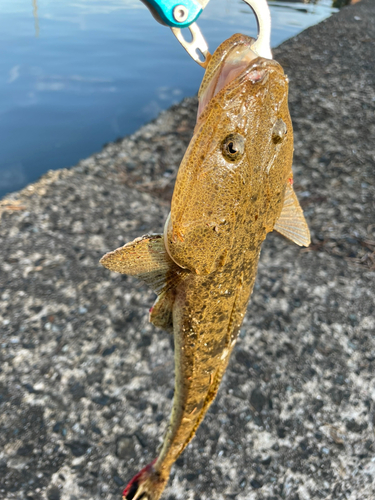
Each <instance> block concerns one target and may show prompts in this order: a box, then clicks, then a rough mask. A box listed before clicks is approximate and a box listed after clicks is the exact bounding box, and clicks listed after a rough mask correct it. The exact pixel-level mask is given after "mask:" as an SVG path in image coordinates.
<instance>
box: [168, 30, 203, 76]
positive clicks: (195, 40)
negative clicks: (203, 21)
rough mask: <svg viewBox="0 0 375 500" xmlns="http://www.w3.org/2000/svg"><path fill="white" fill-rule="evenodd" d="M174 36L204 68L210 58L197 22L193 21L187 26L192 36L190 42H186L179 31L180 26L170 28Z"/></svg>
mask: <svg viewBox="0 0 375 500" xmlns="http://www.w3.org/2000/svg"><path fill="white" fill-rule="evenodd" d="M171 30H172V32H173V34H174V36H175V37H176V38H177V40H178V41H179V42H180V44H181V45H182V46H183V48H184V49H185V50H186V51H187V53H188V54H189V55H190V57H192V58H193V59H194V61H195V62H197V63H198V64H199V65H200V66H202V68H205V67H206V66H207V64H208V61H209V60H210V58H211V54H210V53H209V52H208V45H207V42H206V40H205V39H204V36H203V35H202V33H201V30H200V29H199V28H198V25H197V23H193V24H191V25H190V26H189V31H190V33H191V36H192V40H191V42H187V41H186V40H185V38H184V37H183V35H182V33H181V29H180V28H171ZM199 52H200V53H201V54H202V55H203V57H204V59H203V60H202V59H201V56H200V54H199Z"/></svg>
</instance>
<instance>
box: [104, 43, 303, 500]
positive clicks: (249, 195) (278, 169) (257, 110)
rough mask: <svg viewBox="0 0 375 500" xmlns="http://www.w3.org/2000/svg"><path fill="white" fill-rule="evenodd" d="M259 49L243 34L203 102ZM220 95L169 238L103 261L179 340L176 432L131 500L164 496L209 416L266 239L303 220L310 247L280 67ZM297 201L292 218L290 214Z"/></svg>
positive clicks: (134, 485) (175, 201)
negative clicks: (140, 293) (141, 292)
mask: <svg viewBox="0 0 375 500" xmlns="http://www.w3.org/2000/svg"><path fill="white" fill-rule="evenodd" d="M252 41H253V40H252V39H250V38H249V37H246V36H244V35H234V36H233V37H232V38H231V39H229V40H227V41H226V42H224V43H223V44H222V45H221V46H220V47H219V48H218V50H217V51H216V52H215V54H214V55H213V57H212V60H211V61H210V64H209V66H208V68H207V70H206V76H205V78H204V80H203V82H202V86H201V92H200V99H201V101H202V99H204V96H205V95H207V92H210V89H211V92H212V88H213V87H215V85H216V84H215V78H216V79H218V78H219V77H218V75H219V71H220V68H221V67H222V66H223V64H224V62H225V61H226V60H227V59H228V57H229V58H230V57H232V58H233V50H237V51H238V53H239V54H240V55H241V54H242V50H243V49H244V50H245V51H246V50H247V49H246V47H250V46H251V43H252ZM230 54H232V56H231V55H230ZM228 55H229V56H228ZM234 59H235V58H234ZM229 69H230V70H231V69H232V67H231V66H230V68H229ZM229 73H230V71H229V70H228V74H229ZM212 94H213V96H212V97H211V98H210V99H209V100H208V103H207V104H206V105H205V106H203V108H204V109H203V110H202V109H200V114H199V117H198V121H197V126H196V129H195V133H194V136H193V138H192V140H191V143H190V145H189V147H188V149H187V151H186V154H185V156H184V159H183V160H182V163H181V166H180V169H179V172H178V176H177V180H176V185H175V190H174V193H173V198H172V204H171V214H170V217H169V218H168V220H167V222H166V225H165V231H164V235H163V236H162V235H154V236H152V235H146V236H145V237H143V238H141V239H139V240H136V241H135V242H133V243H131V244H128V245H125V247H123V248H121V249H118V250H116V251H115V252H111V253H110V254H107V255H106V256H105V257H104V258H103V259H102V263H103V264H104V265H106V267H108V268H110V269H112V270H116V271H119V272H126V273H129V274H137V275H138V276H139V277H140V278H141V279H144V281H145V282H146V283H148V284H149V285H150V286H152V287H153V288H154V290H156V291H157V292H158V294H159V297H158V299H157V301H156V303H155V306H154V308H153V310H152V311H151V315H150V319H151V321H152V322H153V323H154V324H156V325H157V326H161V327H164V328H165V329H167V330H168V329H169V330H172V329H173V334H174V341H175V366H176V380H175V396H174V402H173V409H172V416H171V421H170V426H169V428H168V431H167V433H166V436H165V439H164V443H163V446H162V449H161V452H160V454H159V456H158V458H157V459H156V460H155V461H154V462H153V463H152V464H150V465H149V466H147V467H146V468H145V469H143V470H142V471H141V472H140V473H139V474H137V476H135V478H133V480H132V481H131V482H130V483H129V484H128V486H127V487H126V488H125V490H124V493H123V499H124V500H137V499H143V500H157V499H159V498H160V496H161V494H162V491H163V489H164V488H165V485H166V483H167V481H168V477H169V474H170V470H171V467H172V465H173V463H174V462H175V460H176V459H177V458H178V456H179V455H180V453H181V452H182V451H183V449H184V448H185V447H186V445H187V444H188V443H189V441H190V440H191V439H192V437H193V436H194V434H195V432H196V430H197V428H198V426H199V424H200V422H201V421H202V419H203V418H204V415H205V414H206V412H207V410H208V408H209V406H210V404H211V402H212V401H213V399H214V397H215V395H216V393H217V390H218V387H219V384H220V381H221V379H222V376H223V374H224V371H225V369H226V366H227V364H228V361H229V358H230V354H231V352H232V349H233V347H234V345H235V342H236V339H237V335H238V332H239V330H240V326H241V323H242V320H243V317H244V314H245V312H246V306H247V303H248V300H249V297H250V294H251V292H252V289H253V285H254V281H255V277H256V270H257V265H258V259H259V253H260V247H261V244H262V242H263V240H264V239H265V237H266V235H267V233H268V232H270V231H272V230H273V229H274V227H275V225H276V223H277V222H278V221H279V227H280V232H283V234H285V233H286V232H287V231H288V230H289V229H288V228H290V221H295V220H297V223H296V227H297V229H296V231H297V233H298V234H300V233H301V234H302V237H301V236H298V234H297V236H295V237H294V236H293V234H294V232H293V231H294V229H293V230H292V233H291V234H292V237H291V239H293V240H294V241H296V242H297V243H298V244H308V242H309V236H308V228H307V225H306V223H305V221H304V218H303V215H302V211H301V209H300V207H299V205H298V201H297V199H296V197H295V195H294V192H293V189H292V177H293V176H292V157H293V133H292V124H291V120H290V115H289V110H288V102H287V101H288V99H287V95H288V80H287V78H286V76H285V75H284V72H283V70H282V68H281V66H280V65H279V64H278V63H276V62H275V61H271V60H266V59H262V58H252V60H251V61H250V62H249V64H248V65H247V67H246V68H244V69H243V70H241V72H240V74H238V75H236V76H235V77H234V78H233V79H231V78H229V80H228V83H226V84H225V85H224V87H223V88H222V89H221V90H219V91H218V92H217V93H216V95H215V93H214V92H212ZM287 198H288V200H289V201H290V203H289V205H288V206H289V209H288V210H287V211H286V215H285V216H282V211H283V206H284V205H285V200H286V199H287ZM285 221H286V222H285ZM285 226H287V228H286V229H285ZM292 227H294V226H293V224H292ZM137 249H139V250H137ZM142 249H143V250H142ZM142 252H144V254H147V255H148V256H149V257H148V258H149V260H148V261H147V258H146V257H145V258H142V259H143V260H142V259H141V260H142V262H145V263H146V261H147V263H146V264H147V265H146V264H145V265H144V267H143V268H142V269H141V268H140V267H139V262H136V261H135V260H132V258H134V256H135V255H138V259H139V258H140V256H141V255H144V254H143V253H142ZM132 256H133V257H132ZM156 262H157V264H156ZM132 266H135V267H132ZM153 269H154V270H156V269H157V270H158V273H159V274H158V275H157V277H156V274H154V275H153V274H152V271H153ZM163 270H165V274H164V275H163ZM155 272H156V271H155ZM161 277H163V280H164V281H163V283H165V284H164V285H161V284H159V281H160V280H161Z"/></svg>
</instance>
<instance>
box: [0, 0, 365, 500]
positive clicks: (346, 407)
mask: <svg viewBox="0 0 375 500" xmlns="http://www.w3.org/2000/svg"><path fill="white" fill-rule="evenodd" d="M274 52H275V58H276V59H277V60H278V61H280V63H281V64H282V65H283V67H284V68H285V71H286V72H287V74H288V76H289V78H290V108H291V114H292V118H293V123H294V128H295V161H294V172H295V187H296V191H297V194H298V196H299V198H300V200H301V204H302V205H303V208H304V210H305V214H306V217H307V220H308V222H309V225H310V228H311V233H312V245H311V247H310V248H308V249H300V248H298V247H297V246H295V245H293V244H291V243H289V242H288V241H286V240H284V239H283V238H282V237H280V236H278V235H274V234H271V235H269V236H268V237H267V241H266V243H265V245H264V248H263V251H262V255H261V261H260V266H259V273H258V277H257V283H256V288H255V290H254V293H253V296H252V299H251V303H250V305H249V308H248V312H247V315H246V318H245V321H244V324H243V327H242V330H241V338H240V339H239V342H238V345H237V346H236V349H235V352H234V354H233V357H232V359H231V362H230V365H229V368H228V371H227V374H226V376H225V378H224V381H223V383H222V386H221V388H220V391H219V395H218V397H217V400H216V401H215V403H214V404H213V406H212V408H211V409H210V411H209V412H208V415H207V417H206V419H205V421H204V422H203V424H202V425H201V427H200V429H199V430H198V433H197V436H196V438H195V439H194V440H193V442H192V443H191V445H190V446H189V447H188V449H187V450H186V451H185V452H184V454H183V455H182V457H181V458H180V459H179V460H178V462H177V464H176V466H175V468H174V470H173V473H172V478H171V482H170V485H169V486H168V489H167V491H166V493H165V495H164V498H165V499H166V500H176V499H179V500H182V499H184V500H185V499H187V500H193V499H194V500H208V499H213V498H215V500H216V499H217V500H219V499H220V500H224V499H236V500H249V499H251V500H261V499H262V500H266V499H267V500H271V499H272V500H276V499H277V500H278V499H281V498H285V499H290V500H297V499H299V500H307V499H320V498H321V499H326V498H328V499H332V500H333V499H334V500H341V499H342V500H343V499H350V500H367V499H368V500H370V499H372V498H375V486H374V481H375V461H374V456H375V445H374V424H375V407H374V404H375V403H374V399H375V381H374V373H375V339H374V331H375V317H374V312H375V284H374V279H375V206H374V199H375V178H374V166H375V146H374V136H375V65H374V61H375V2H373V1H369V0H363V1H362V2H360V3H358V4H356V5H354V6H351V7H347V8H344V9H343V10H342V11H341V12H339V13H338V14H336V15H335V16H333V17H332V18H330V19H328V20H327V21H325V22H323V23H321V24H319V25H317V26H315V27H312V28H309V29H308V30H307V31H305V32H304V33H302V34H300V35H299V36H297V37H296V38H294V39H292V40H289V41H287V42H286V43H284V44H283V45H282V46H280V47H279V48H278V49H277V50H275V51H274ZM196 104H197V102H196V99H195V98H191V99H186V100H185V101H183V102H182V103H181V104H180V105H178V106H175V107H173V108H172V109H170V110H168V111H166V112H165V113H162V114H161V115H160V116H159V117H158V118H157V119H156V120H155V121H154V122H153V123H150V124H148V125H146V126H145V127H143V128H142V129H141V130H139V131H138V132H136V133H135V134H134V135H132V136H131V137H127V138H125V139H124V140H122V141H121V142H117V143H116V144H109V145H108V146H106V147H105V148H104V149H103V151H101V152H100V153H98V154H95V155H93V156H92V157H90V158H88V159H86V160H84V161H82V162H80V164H78V165H77V166H75V167H74V168H72V169H70V170H63V171H55V172H51V173H49V174H47V175H45V176H44V177H43V178H42V179H41V180H40V181H39V182H38V183H36V184H33V185H31V186H28V187H27V188H25V189H24V190H23V191H21V192H19V193H15V194H13V195H11V196H8V197H7V198H6V199H4V200H3V201H2V202H1V205H0V209H1V212H2V220H1V224H0V248H1V264H0V265H1V268H0V297H1V301H0V328H1V344H0V357H1V359H0V430H1V432H0V498H1V499H3V498H4V499H17V500H26V499H28V500H31V499H33V500H39V499H41V498H44V499H46V498H47V499H48V500H59V499H61V500H84V499H99V498H106V499H109V500H114V499H119V498H120V494H121V487H122V486H123V484H124V483H125V482H127V480H129V478H131V477H132V475H133V474H134V473H136V472H137V471H138V469H139V468H140V467H141V466H142V465H144V464H146V463H148V462H150V461H151V460H152V459H153V458H154V456H155V453H156V449H157V447H158V445H159V443H160V440H161V437H162V435H163V432H164V430H165V428H166V425H167V422H168V418H169V412H170V408H171V401H172V397H173V384H174V374H173V373H174V368H173V366H174V362H173V352H172V349H171V338H170V336H169V335H168V334H166V333H164V332H161V331H157V330H156V329H154V328H153V327H152V326H151V325H150V324H148V322H147V311H148V308H149V307H150V306H151V304H152V302H153V298H154V297H153V294H152V293H151V292H150V291H149V290H147V289H146V288H145V287H143V286H141V285H140V284H139V283H138V282H137V281H136V280H134V279H132V278H129V277H125V276H120V275H115V274H112V273H110V272H108V271H107V270H105V269H104V268H102V267H101V266H100V265H99V264H98V260H99V258H100V257H101V256H102V255H103V253H105V252H106V251H108V250H112V249H114V248H116V247H118V246H120V245H122V244H124V243H125V242H127V241H130V240H132V239H133V238H135V237H136V236H139V235H141V234H144V233H146V232H148V231H153V232H157V231H161V229H162V224H163V221H164V219H165V217H166V215H167V212H168V210H169V200H170V195H171V192H172V189H173V182H174V179H175V176H176V172H177V168H178V165H179V162H180V160H181V157H182V155H183V153H184V151H185V148H186V145H187V143H188V141H189V139H190V137H191V134H192V129H193V126H194V118H195V112H196ZM192 201H193V200H192Z"/></svg>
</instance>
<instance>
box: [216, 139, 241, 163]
mask: <svg viewBox="0 0 375 500" xmlns="http://www.w3.org/2000/svg"><path fill="white" fill-rule="evenodd" d="M221 151H222V153H223V156H224V158H225V159H226V160H228V161H236V160H238V159H239V158H241V156H242V155H243V153H244V151H245V141H244V138H243V137H242V135H240V134H229V135H227V136H226V138H225V139H224V140H223V142H222V143H221Z"/></svg>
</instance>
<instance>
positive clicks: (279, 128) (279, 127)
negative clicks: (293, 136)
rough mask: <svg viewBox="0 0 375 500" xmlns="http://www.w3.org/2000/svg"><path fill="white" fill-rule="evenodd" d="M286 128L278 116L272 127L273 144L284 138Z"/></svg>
mask: <svg viewBox="0 0 375 500" xmlns="http://www.w3.org/2000/svg"><path fill="white" fill-rule="evenodd" d="M287 132H288V130H287V128H286V125H285V123H284V122H283V120H282V119H281V118H279V119H278V120H277V121H276V123H275V125H274V126H273V129H272V141H273V143H274V144H279V143H280V142H282V141H283V140H284V137H285V136H286V134H287Z"/></svg>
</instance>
